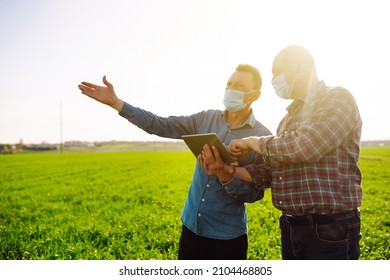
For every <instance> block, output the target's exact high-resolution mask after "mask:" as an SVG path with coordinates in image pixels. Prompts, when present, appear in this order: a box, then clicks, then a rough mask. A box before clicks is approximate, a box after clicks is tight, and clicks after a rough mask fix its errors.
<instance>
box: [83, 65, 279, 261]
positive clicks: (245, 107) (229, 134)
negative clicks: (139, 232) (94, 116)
mask: <svg viewBox="0 0 390 280" xmlns="http://www.w3.org/2000/svg"><path fill="white" fill-rule="evenodd" d="M103 83H104V84H105V86H98V85H95V84H92V83H88V82H82V83H81V84H80V85H79V89H80V90H81V92H82V93H83V94H85V95H87V96H89V97H91V98H93V99H95V100H97V101H99V102H101V103H103V104H106V105H108V106H110V107H112V108H114V109H116V110H117V111H118V113H119V115H120V116H122V117H124V118H126V119H127V120H129V121H130V122H131V123H133V124H134V125H136V126H138V127H139V128H141V129H143V130H144V131H146V132H147V133H149V134H155V135H158V136H161V137H166V138H173V139H181V137H182V136H183V135H187V134H200V133H216V134H217V135H218V137H219V138H220V139H221V141H222V142H223V143H224V144H229V143H230V141H231V140H233V139H240V138H243V137H247V136H251V135H270V134H271V132H270V131H269V130H268V129H267V128H266V127H265V126H263V125H262V124H261V123H260V122H258V121H257V120H256V119H255V117H254V114H253V111H252V109H251V105H252V102H254V101H256V100H257V99H258V98H259V97H260V89H261V85H262V79H261V75H260V72H259V71H258V70H257V69H256V68H255V67H253V66H251V65H248V64H240V65H238V66H237V68H236V70H235V72H234V73H233V74H232V75H231V76H230V78H229V80H228V82H227V84H226V90H225V95H224V99H223V103H224V105H225V109H226V110H224V111H221V110H206V111H202V112H199V113H196V114H192V115H188V116H169V117H160V116H157V115H155V114H153V113H151V112H148V111H146V110H143V109H141V108H137V107H135V106H132V105H130V104H128V103H126V102H124V101H122V100H121V99H120V98H118V97H117V95H116V94H115V91H114V87H113V86H112V84H110V83H109V82H108V81H107V79H106V77H105V76H104V77H103ZM250 163H258V164H261V163H263V159H262V157H261V156H260V155H259V154H258V153H255V152H252V153H249V154H247V155H246V156H245V157H242V158H240V160H239V165H240V166H244V165H248V164H250ZM225 183H229V184H226V185H225ZM263 196H264V191H263V190H262V188H259V187H257V186H256V185H255V184H253V183H248V182H245V181H242V180H240V179H239V178H238V177H233V179H232V180H230V181H229V182H222V181H219V180H218V177H216V176H209V175H207V173H206V172H205V171H204V170H203V169H202V168H201V167H200V166H199V164H198V163H197V164H196V167H195V171H194V175H193V179H192V182H191V185H190V189H189V192H188V196H187V199H186V202H185V205H184V208H183V211H182V215H181V220H182V222H183V230H182V233H181V237H180V244H179V257H178V258H179V259H201V260H206V259H246V254H247V248H248V237H247V213H246V205H245V203H246V202H255V201H257V200H260V199H262V198H263Z"/></svg>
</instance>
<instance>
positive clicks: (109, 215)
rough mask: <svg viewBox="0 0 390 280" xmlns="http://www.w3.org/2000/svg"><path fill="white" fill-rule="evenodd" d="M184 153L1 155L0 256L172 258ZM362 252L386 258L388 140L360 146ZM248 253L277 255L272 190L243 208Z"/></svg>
mask: <svg viewBox="0 0 390 280" xmlns="http://www.w3.org/2000/svg"><path fill="white" fill-rule="evenodd" d="M194 166H195V158H194V156H193V155H192V154H191V153H190V152H188V151H176V152H95V153H92V152H78V153H75V152H72V153H62V154H60V153H35V154H31V153H30V154H14V155H1V156H0V259H2V260H54V259H59V260H74V259H77V260H136V259H140V260H150V259H154V260H175V259H177V250H178V240H179V235H180V231H181V222H180V214H181V209H182V206H183V204H184V201H185V198H186V196H187V192H188V187H189V184H190V181H191V178H192V173H193V169H194ZM360 167H361V169H362V172H363V177H364V179H363V189H364V197H363V204H362V206H361V208H360V209H361V215H362V234H363V237H362V239H361V259H364V260H379V259H387V260H388V259H390V245H389V240H390V213H389V206H390V202H389V201H390V147H367V148H363V149H362V154H361V159H360ZM247 209H248V216H249V232H248V234H249V251H248V259H252V260H254V259H260V260H263V259H264V260H278V259H281V250H280V247H281V245H280V240H279V227H278V217H279V215H280V212H279V211H278V210H276V209H275V208H274V207H273V206H272V203H271V196H270V191H269V190H267V192H266V195H265V197H264V199H263V200H261V201H258V202H256V203H253V204H248V205H247Z"/></svg>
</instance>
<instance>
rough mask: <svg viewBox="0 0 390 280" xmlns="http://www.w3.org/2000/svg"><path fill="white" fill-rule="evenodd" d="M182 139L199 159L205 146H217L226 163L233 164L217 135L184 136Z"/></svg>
mask: <svg viewBox="0 0 390 280" xmlns="http://www.w3.org/2000/svg"><path fill="white" fill-rule="evenodd" d="M182 139H183V140H184V142H185V143H186V144H187V146H188V147H189V148H190V150H191V151H192V153H193V154H194V155H195V157H198V155H199V154H201V153H202V151H203V146H204V145H205V144H208V145H209V146H210V147H211V146H215V147H216V148H217V149H218V152H219V154H220V156H221V158H222V160H223V161H224V162H225V163H232V162H233V159H232V157H231V156H230V154H229V152H228V151H227V150H226V148H225V146H224V145H223V143H222V142H221V140H220V139H219V138H218V136H217V134H215V133H205V134H193V135H183V136H182Z"/></svg>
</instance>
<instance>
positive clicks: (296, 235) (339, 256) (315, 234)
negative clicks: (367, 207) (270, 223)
mask: <svg viewBox="0 0 390 280" xmlns="http://www.w3.org/2000/svg"><path fill="white" fill-rule="evenodd" d="M353 213H354V214H353V215H352V216H348V217H346V218H338V219H335V220H332V221H331V222H316V220H313V219H308V221H307V222H305V221H303V222H302V221H297V222H295V221H294V219H293V218H292V219H291V218H289V217H288V216H287V215H285V214H282V215H281V216H280V218H279V222H280V229H281V239H282V257H283V259H284V260H357V259H359V255H360V246H359V240H360V239H361V233H360V213H359V211H358V210H355V211H354V212H353Z"/></svg>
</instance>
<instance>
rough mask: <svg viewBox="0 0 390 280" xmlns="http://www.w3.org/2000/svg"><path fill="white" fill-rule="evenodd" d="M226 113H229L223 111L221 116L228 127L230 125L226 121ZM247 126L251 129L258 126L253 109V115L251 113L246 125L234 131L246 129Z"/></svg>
mask: <svg viewBox="0 0 390 280" xmlns="http://www.w3.org/2000/svg"><path fill="white" fill-rule="evenodd" d="M226 113H227V111H226V110H224V111H222V113H221V115H222V118H223V120H224V121H225V123H226V125H228V123H227V121H226V115H227V114H226ZM246 125H249V126H250V127H251V128H254V127H255V126H256V118H255V115H254V113H253V109H252V108H251V113H250V115H249V117H248V118H247V119H246V121H245V122H244V123H242V124H241V125H240V126H236V127H233V128H232V129H240V128H243V127H245V126H246Z"/></svg>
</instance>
